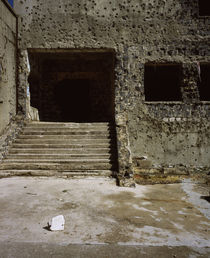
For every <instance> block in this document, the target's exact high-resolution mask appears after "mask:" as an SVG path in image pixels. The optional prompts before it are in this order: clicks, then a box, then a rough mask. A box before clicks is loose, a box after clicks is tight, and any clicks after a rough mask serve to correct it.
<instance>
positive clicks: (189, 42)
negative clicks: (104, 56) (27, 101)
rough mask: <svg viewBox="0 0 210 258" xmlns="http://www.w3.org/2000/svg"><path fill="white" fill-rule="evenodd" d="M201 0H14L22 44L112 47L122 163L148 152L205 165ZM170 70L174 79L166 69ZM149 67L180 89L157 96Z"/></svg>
mask: <svg viewBox="0 0 210 258" xmlns="http://www.w3.org/2000/svg"><path fill="white" fill-rule="evenodd" d="M199 3H200V1H198V0H195V1H192V0H187V1H183V0H177V1H173V0H156V1H155V0H141V1H140V0H125V1H124V0H115V1H107V0H100V1H99V0H75V1H68V0H62V1H52V0H39V1H38V0H31V1H26V0H17V1H15V10H16V12H17V13H18V14H19V15H20V17H21V23H20V38H21V40H20V49H21V50H22V51H24V50H26V49H29V48H44V49H48V48H53V49H56V48H71V49H74V48H75V49H76V48H79V49H83V48H85V49H88V48H90V49H100V48H103V49H106V48H108V49H114V50H115V52H116V65H115V118H116V123H117V125H118V127H117V135H118V152H119V160H120V164H121V165H122V164H123V167H124V169H125V170H126V169H128V167H129V166H132V165H133V166H140V167H141V166H143V165H145V163H144V164H143V163H141V160H142V159H144V158H145V156H146V157H147V160H148V162H147V163H146V164H147V168H148V167H162V166H164V167H167V166H187V167H192V168H195V167H196V168H197V167H208V166H209V164H210V140H209V139H210V137H209V132H210V131H209V129H210V122H209V121H210V120H209V118H210V102H209V101H210V99H208V98H206V99H205V101H203V99H202V98H201V97H200V96H201V92H200V86H199V85H200V83H201V81H202V74H203V73H204V69H208V68H203V67H204V66H203V65H204V64H208V63H210V47H209V27H210V18H209V16H208V14H207V15H206V13H205V15H203V13H202V12H201V11H200V6H199ZM207 66H208V65H207ZM155 67H156V68H157V69H156V70H154V69H155ZM164 67H165V68H166V69H165V68H164ZM208 67H209V66H208ZM167 69H168V71H170V74H172V75H175V79H176V83H175V82H174V80H173V76H172V77H171V82H170V77H169V76H164V74H166V73H167ZM202 70H203V71H202ZM148 74H149V76H150V75H151V76H152V75H155V76H156V78H158V83H159V85H161V84H162V82H163V84H164V87H165V88H164V89H165V90H166V91H168V94H169V95H170V90H168V88H170V87H176V89H175V90H174V89H173V90H174V91H173V92H174V94H176V96H174V98H173V96H170V98H168V97H169V95H167V96H166V97H165V96H162V95H161V96H160V99H159V100H158V99H157V98H154V92H155V91H156V92H158V91H157V89H156V88H155V87H156V82H155V80H152V81H148V77H147V76H148ZM164 77H167V81H165V78H164ZM177 77H178V78H179V79H178V80H177ZM203 78H204V77H203ZM205 80H207V82H206V83H205V85H209V82H208V78H207V79H205ZM145 87H146V88H145ZM167 87H168V88H167ZM153 89H154V92H151V94H150V93H149V94H148V92H147V90H149V91H153ZM146 92H147V95H146V99H145V93H146ZM142 157H144V158H142ZM120 168H121V166H120Z"/></svg>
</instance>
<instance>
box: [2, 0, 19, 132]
mask: <svg viewBox="0 0 210 258" xmlns="http://www.w3.org/2000/svg"><path fill="white" fill-rule="evenodd" d="M15 115H16V17H15V16H14V15H13V14H12V13H11V12H10V10H9V9H8V8H7V6H6V5H5V3H4V2H2V1H0V135H1V134H2V133H3V130H4V129H5V128H6V126H7V125H8V124H9V123H10V121H11V119H13V118H14V116H15Z"/></svg>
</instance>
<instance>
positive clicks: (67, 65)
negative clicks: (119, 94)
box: [28, 49, 115, 122]
mask: <svg viewBox="0 0 210 258" xmlns="http://www.w3.org/2000/svg"><path fill="white" fill-rule="evenodd" d="M28 52H29V62H30V67H31V73H30V75H29V79H28V80H29V85H30V94H31V106H33V107H35V108H37V109H38V111H39V117H40V121H48V122H112V121H114V108H115V105H114V98H115V96H114V91H115V89H114V65H115V64H114V62H115V52H114V50H112V49H108V50H107V49H99V50H97V49H88V50H78V49H77V50H76V49H74V50H46V49H30V50H28Z"/></svg>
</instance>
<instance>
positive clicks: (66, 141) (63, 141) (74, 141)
mask: <svg viewBox="0 0 210 258" xmlns="http://www.w3.org/2000/svg"><path fill="white" fill-rule="evenodd" d="M110 141H111V140H110V139H94V144H109V143H110ZM15 143H19V144H27V143H30V144H42V143H44V144H81V145H82V144H91V143H93V140H92V139H60V138H57V139H42V138H38V139H16V140H15Z"/></svg>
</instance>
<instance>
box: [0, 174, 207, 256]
mask: <svg viewBox="0 0 210 258" xmlns="http://www.w3.org/2000/svg"><path fill="white" fill-rule="evenodd" d="M208 194H209V189H208V188H207V187H206V186H205V185H200V184H195V183H193V182H191V181H190V180H186V181H185V182H183V183H182V184H174V185H149V186H140V185H137V186H136V188H120V187H117V186H116V182H115V180H113V179H107V178H86V179H62V178H6V179H1V180H0V241H1V242H0V247H1V248H0V257H83V255H85V254H87V255H88V257H124V256H125V257H156V256H161V257H209V255H210V233H209V230H210V204H209V203H208V202H207V201H206V200H204V199H202V198H201V196H207V195H208ZM60 214H62V215H64V217H65V221H66V224H65V229H64V231H60V232H51V231H48V230H46V229H45V227H46V226H47V223H48V221H49V220H50V219H51V218H52V217H54V216H56V215H60ZM21 250H22V251H21ZM26 250H28V252H27V251H26ZM47 250H48V251H49V252H47ZM97 250H98V251H97ZM123 250H124V251H123ZM161 252H164V253H165V256H163V255H161ZM29 254H30V255H29ZM68 254H69V255H70V254H71V255H72V256H68Z"/></svg>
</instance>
